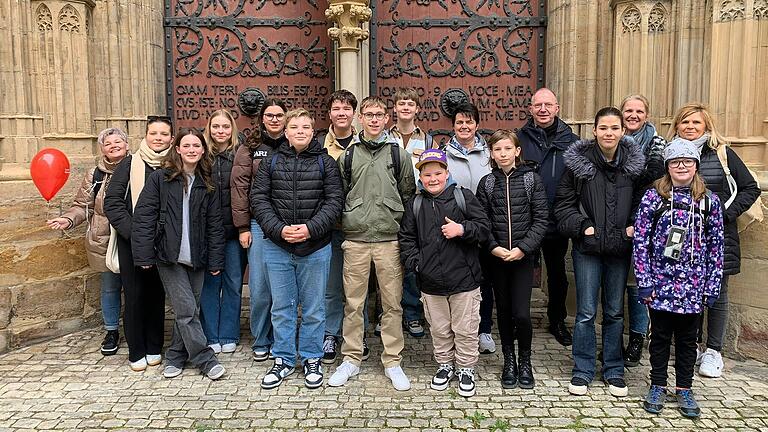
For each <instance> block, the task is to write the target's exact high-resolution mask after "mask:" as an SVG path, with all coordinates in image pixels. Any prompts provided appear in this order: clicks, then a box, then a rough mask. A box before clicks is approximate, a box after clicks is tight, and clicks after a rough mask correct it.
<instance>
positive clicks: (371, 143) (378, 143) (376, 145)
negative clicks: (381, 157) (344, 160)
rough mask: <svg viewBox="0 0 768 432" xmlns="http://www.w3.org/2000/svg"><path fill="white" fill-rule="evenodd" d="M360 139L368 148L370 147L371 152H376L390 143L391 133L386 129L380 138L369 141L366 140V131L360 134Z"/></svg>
mask: <svg viewBox="0 0 768 432" xmlns="http://www.w3.org/2000/svg"><path fill="white" fill-rule="evenodd" d="M358 138H359V139H360V142H361V143H362V144H364V145H365V146H366V147H368V148H369V149H371V150H376V149H378V148H380V147H381V146H383V145H384V144H386V143H387V142H389V133H388V132H387V130H386V129H385V130H384V131H382V132H381V134H379V136H378V137H376V139H375V140H370V141H369V140H367V139H366V138H365V131H360V134H358Z"/></svg>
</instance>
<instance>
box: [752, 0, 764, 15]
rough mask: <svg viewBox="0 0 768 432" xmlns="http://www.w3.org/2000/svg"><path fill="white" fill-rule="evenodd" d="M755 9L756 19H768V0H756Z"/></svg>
mask: <svg viewBox="0 0 768 432" xmlns="http://www.w3.org/2000/svg"><path fill="white" fill-rule="evenodd" d="M753 11H754V12H753V15H754V17H755V19H757V20H759V19H768V0H755V5H754V8H753Z"/></svg>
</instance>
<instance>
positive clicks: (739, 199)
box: [699, 145, 760, 275]
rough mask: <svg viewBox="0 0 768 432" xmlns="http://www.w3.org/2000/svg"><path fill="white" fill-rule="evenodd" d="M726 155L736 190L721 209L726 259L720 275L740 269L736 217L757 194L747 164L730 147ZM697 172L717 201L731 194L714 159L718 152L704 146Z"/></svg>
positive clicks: (739, 247)
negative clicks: (726, 205) (734, 195)
mask: <svg viewBox="0 0 768 432" xmlns="http://www.w3.org/2000/svg"><path fill="white" fill-rule="evenodd" d="M726 152H727V153H726V154H727V155H728V169H729V170H730V171H731V175H732V176H733V179H734V180H736V186H737V190H738V191H737V193H736V199H734V200H733V203H731V205H730V206H728V208H727V209H725V211H724V212H723V222H724V223H725V227H724V234H725V260H724V261H723V274H725V275H733V274H738V273H739V271H741V246H740V244H739V230H738V226H737V224H736V219H737V218H738V217H739V215H741V214H742V213H744V212H745V211H746V210H747V209H748V208H749V207H750V206H751V205H752V203H754V202H755V200H756V199H758V197H760V188H758V187H757V182H756V181H755V179H754V178H752V174H750V173H749V170H748V169H747V167H746V165H744V162H742V160H741V158H739V156H738V155H737V154H736V152H734V151H733V150H731V149H730V148H726ZM699 174H701V176H702V178H704V183H705V184H706V185H707V189H709V190H711V191H712V192H714V193H716V194H717V197H718V198H720V202H721V203H723V205H725V202H726V201H727V200H728V198H730V197H731V190H730V189H729V187H728V182H727V180H726V177H725V172H724V171H723V166H722V165H721V164H720V160H719V159H718V158H717V152H716V151H715V150H712V148H710V147H709V146H707V145H705V146H704V148H703V149H702V151H701V162H700V164H699Z"/></svg>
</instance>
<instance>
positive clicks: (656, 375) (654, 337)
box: [648, 309, 701, 388]
mask: <svg viewBox="0 0 768 432" xmlns="http://www.w3.org/2000/svg"><path fill="white" fill-rule="evenodd" d="M649 311H650V315H651V343H650V344H649V345H648V353H649V354H650V357H651V384H653V385H658V386H666V385H667V366H668V364H669V347H670V346H671V345H672V337H674V338H675V381H676V383H675V385H676V386H677V387H679V388H691V385H692V384H693V368H694V364H695V363H696V336H697V332H698V329H699V319H700V316H701V314H678V313H674V312H666V311H658V310H654V309H650V310H649Z"/></svg>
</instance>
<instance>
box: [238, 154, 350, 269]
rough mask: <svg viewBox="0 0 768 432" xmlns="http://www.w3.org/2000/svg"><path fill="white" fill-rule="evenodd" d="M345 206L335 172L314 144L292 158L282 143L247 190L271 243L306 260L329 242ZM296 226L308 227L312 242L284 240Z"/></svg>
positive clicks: (327, 158)
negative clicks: (287, 228) (288, 228)
mask: <svg viewBox="0 0 768 432" xmlns="http://www.w3.org/2000/svg"><path fill="white" fill-rule="evenodd" d="M320 159H322V164H321V162H320ZM343 200H344V197H343V192H342V186H341V175H340V173H339V166H338V165H337V164H336V161H335V160H333V158H332V157H331V156H330V155H328V151H327V150H326V149H324V148H323V147H322V146H321V145H320V144H319V143H318V142H317V141H316V140H313V141H312V142H311V143H310V145H309V147H308V148H307V149H306V150H304V151H302V152H301V153H296V151H295V150H294V149H293V147H291V146H290V145H289V144H288V143H285V144H282V145H281V146H280V147H279V148H278V150H277V152H275V153H274V154H273V155H272V156H270V157H268V158H265V159H264V160H263V161H262V162H261V164H259V169H258V171H256V177H255V178H254V181H253V186H252V187H251V214H253V216H254V217H255V218H256V221H258V223H259V226H261V229H262V230H264V235H265V236H266V237H267V238H269V239H270V240H271V241H272V242H273V243H275V244H276V245H278V246H280V247H281V248H283V249H284V250H285V251H287V252H290V253H292V254H296V255H299V256H307V255H309V254H311V253H313V252H315V251H317V250H318V249H320V248H322V247H323V246H325V245H327V244H328V243H329V242H330V241H331V229H333V226H334V224H335V223H336V221H337V220H338V219H339V218H340V217H341V208H342V204H343ZM299 224H306V225H307V228H308V229H309V235H310V238H309V239H308V240H307V241H304V242H301V243H288V242H286V241H285V240H283V238H282V236H281V235H280V234H281V232H282V230H283V228H284V227H285V226H287V225H299Z"/></svg>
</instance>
